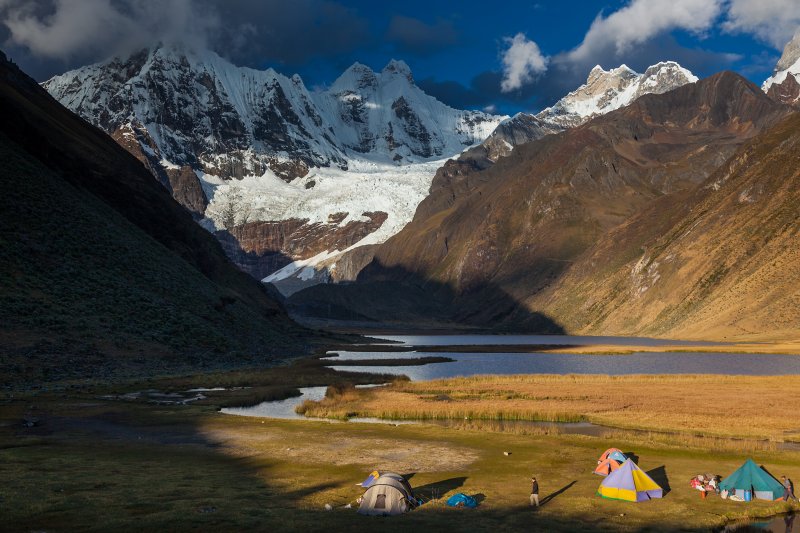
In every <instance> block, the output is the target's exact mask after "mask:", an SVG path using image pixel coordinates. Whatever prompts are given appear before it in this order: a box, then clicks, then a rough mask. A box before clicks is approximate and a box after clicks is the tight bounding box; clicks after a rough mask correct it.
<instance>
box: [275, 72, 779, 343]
mask: <svg viewBox="0 0 800 533" xmlns="http://www.w3.org/2000/svg"><path fill="white" fill-rule="evenodd" d="M790 113H791V110H790V108H788V107H787V106H783V105H781V104H779V103H776V102H774V101H772V100H771V99H770V98H769V97H767V96H766V95H765V94H764V93H763V92H762V91H760V90H759V89H758V87H756V86H755V85H753V84H752V83H750V82H748V81H747V80H745V79H744V78H742V77H740V76H738V75H737V74H734V73H731V72H723V73H720V74H717V75H715V76H711V77H709V78H706V79H704V80H701V81H699V82H697V83H694V84H689V85H685V86H683V87H680V88H678V89H676V90H673V91H670V92H667V93H664V94H661V95H645V96H643V97H641V98H640V99H638V100H637V101H635V102H634V103H633V104H631V105H630V106H628V107H625V108H622V109H620V110H617V111H614V112H611V113H609V114H607V115H605V116H603V117H599V118H597V119H595V120H592V121H590V122H588V123H586V124H585V125H583V126H580V127H577V128H574V129H572V130H568V131H566V132H564V133H561V134H557V135H550V136H548V137H545V138H543V139H540V140H538V141H534V142H531V143H528V144H524V145H521V146H518V147H516V148H515V149H514V151H513V152H512V153H511V154H510V155H509V156H507V157H505V158H501V159H499V160H498V161H497V163H495V164H494V165H492V166H490V167H488V168H483V166H482V165H470V164H468V163H469V161H467V162H456V163H449V164H448V165H445V167H443V168H442V169H440V171H439V173H438V174H437V176H436V178H435V179H434V182H433V184H432V186H431V194H430V196H429V197H428V198H427V199H426V200H425V201H423V202H422V203H421V204H420V206H419V208H418V209H417V212H416V215H415V217H414V220H413V221H412V222H411V223H410V224H409V225H407V226H406V227H405V228H404V229H403V231H401V232H400V233H399V234H397V235H395V236H394V237H392V238H391V239H390V240H388V241H387V242H386V243H384V244H383V245H381V246H380V247H379V248H378V250H377V252H376V253H375V260H374V261H373V262H372V263H371V264H370V265H368V266H367V267H366V268H365V269H364V270H363V271H362V272H361V273H360V275H359V276H358V282H359V283H358V284H357V285H361V284H371V285H376V284H381V283H383V284H386V283H390V284H393V286H394V287H395V288H396V290H397V291H399V292H401V293H404V294H403V296H402V297H405V296H406V295H407V294H408V291H407V290H406V289H405V288H404V286H406V287H407V286H408V285H414V284H417V285H418V284H419V283H418V280H425V281H426V282H428V283H434V282H435V283H436V284H439V285H442V286H447V287H449V288H450V289H451V291H452V299H451V301H450V303H449V305H451V306H454V307H457V308H458V309H459V310H460V314H461V316H468V317H470V322H471V323H473V324H482V325H485V326H490V327H498V326H499V327H502V328H505V329H520V328H521V329H528V328H526V327H524V326H525V313H520V312H517V311H515V310H517V309H524V310H525V311H527V312H528V313H541V314H542V315H546V316H548V317H550V318H551V319H552V320H553V321H555V322H556V323H558V324H561V325H563V326H564V327H565V329H566V330H567V331H570V332H572V331H575V332H577V331H581V332H602V333H608V334H613V333H618V334H619V333H649V334H673V335H674V334H677V335H684V334H686V333H687V332H685V331H683V330H682V326H679V324H678V322H676V321H675V320H674V317H670V316H667V315H660V314H659V313H655V314H653V313H651V311H650V310H651V309H653V307H652V306H647V305H645V306H644V307H646V308H647V312H644V311H643V308H642V307H639V306H631V305H628V303H629V302H628V300H624V299H615V300H614V301H613V302H614V303H613V304H612V303H611V301H610V300H608V298H611V296H615V297H616V294H617V292H619V293H620V294H621V293H624V292H625V291H628V292H632V293H635V290H634V289H631V288H629V287H627V286H625V284H624V283H623V281H621V280H623V278H624V275H623V274H621V273H620V272H627V273H630V272H631V269H632V268H634V266H633V265H634V264H635V263H636V262H637V261H639V260H640V259H642V255H643V251H644V250H643V246H645V245H647V243H648V242H650V241H653V240H656V239H659V238H662V237H665V236H666V235H669V234H670V232H671V231H672V229H673V228H674V227H676V225H677V226H681V225H682V224H685V223H686V221H685V220H684V217H685V216H687V214H688V213H689V210H690V209H691V206H694V205H695V203H696V202H700V201H702V199H703V198H705V196H706V194H707V193H706V191H707V188H708V185H707V180H709V179H710V178H709V176H712V174H714V173H715V171H716V170H717V169H718V168H720V166H722V165H728V166H730V165H733V163H732V162H730V161H729V162H728V163H726V161H728V160H729V158H730V157H731V156H734V159H732V160H731V161H735V160H736V158H738V157H739V156H738V155H734V154H735V153H736V151H737V149H738V148H739V147H740V146H741V145H742V144H743V143H745V142H747V141H748V140H750V139H753V138H756V139H758V140H754V141H753V143H752V146H758V143H760V142H764V139H765V138H762V137H757V136H758V135H759V134H760V133H761V132H763V131H765V130H768V129H769V128H770V127H772V126H774V125H775V124H776V123H778V122H779V121H780V120H781V119H782V118H784V117H786V116H787V115H788V114H790ZM756 149H757V148H756ZM787 157H791V156H789V155H787ZM759 161H760V160H755V159H754V160H753V163H752V164H757V163H758V162H759ZM731 168H732V170H731V172H733V173H734V174H736V173H738V172H740V171H741V170H742V169H741V168H739V167H738V166H735V165H734V166H733V167H731ZM791 168H793V167H792V166H791V165H787V166H786V167H785V168H784V171H785V172H784V173H783V174H775V175H774V180H775V182H776V185H777V183H778V182H782V181H786V180H789V179H792V176H791V175H790V174H787V172H789V169H791ZM737 175H738V174H737ZM754 186H755V184H754ZM757 188H758V190H762V188H763V185H758V187H757ZM748 198H749V200H748V202H747V204H748V205H750V204H753V206H752V209H753V214H754V215H756V216H757V217H766V218H765V219H764V220H765V221H766V220H769V211H770V209H771V207H770V204H768V203H767V200H768V197H767V196H763V195H749V196H748ZM787 200H789V198H788V197H787ZM724 215H725V213H720V214H719V216H724ZM754 220H759V219H758V218H755V219H754ZM631 225H635V228H636V229H635V237H633V236H630V237H629V238H628V239H624V238H622V236H623V235H621V234H620V233H619V232H621V231H624V228H630V227H631ZM733 237H734V234H732V233H730V234H725V235H724V236H723V235H719V236H718V238H719V239H720V240H721V242H720V243H718V245H719V246H721V247H722V248H725V247H726V246H727V244H726V242H727V241H726V240H727V239H732V238H733ZM703 242H704V241H702V240H699V241H697V242H696V243H695V245H696V246H697V248H696V253H697V254H703V253H704V252H703V250H702V248H699V247H700V246H701V243H703ZM706 244H709V243H706ZM737 246H738V245H737ZM759 246H760V243H759V242H758V241H757V240H756V241H752V242H751V244H750V247H751V248H752V247H756V248H758V247H759ZM597 247H604V248H603V250H604V253H603V254H602V257H600V256H596V257H593V256H592V254H593V253H594V251H595V250H596V249H597ZM754 253H755V252H754ZM784 257H785V256H784ZM758 260H764V261H766V260H767V259H766V257H763V258H760V259H758ZM770 260H771V259H770ZM644 262H645V263H646V264H644V267H643V268H645V270H647V269H648V268H650V267H651V263H650V262H648V259H644ZM754 266H755V264H754V265H752V267H754ZM725 268H730V267H725ZM620 269H621V270H620ZM712 271H713V268H712V269H711V270H710V271H709V272H707V273H706V274H705V275H706V276H711V278H709V279H711V280H712V282H714V280H715V279H716V278H717V277H719V274H718V275H717V276H716V277H715V276H712ZM726 272H727V270H726ZM618 273H620V274H619V275H618V276H617V277H615V278H614V279H616V280H617V281H618V283H622V285H617V286H616V288H615V289H614V291H617V292H614V293H613V294H611V293H608V294H606V293H601V292H598V291H596V289H597V287H599V286H604V285H605V284H607V283H609V282H610V280H609V276H612V275H617V274H618ZM740 274H741V275H744V274H745V273H744V272H737V271H736V270H735V269H734V270H733V271H732V275H733V276H739V275H740ZM653 275H654V276H655V274H653ZM683 279H684V278H683V277H676V278H674V280H673V281H672V283H675V284H680V283H682V280H683ZM656 281H658V278H657V277H656V278H655V281H652V283H656ZM632 283H638V282H636V281H635V280H634V281H633V282H632ZM661 283H663V282H661ZM707 284H708V283H707ZM711 284H712V285H713V284H714V283H711ZM674 289H675V287H665V290H666V291H667V292H668V293H670V294H673V293H675V290H674ZM315 290H316V291H317V292H316V293H315V292H314V291H315ZM325 290H327V291H329V292H330V289H314V288H312V289H309V290H308V292H305V294H302V293H301V294H302V296H301V297H302V298H304V299H306V300H308V299H311V298H312V297H314V295H318V296H319V297H320V298H322V299H325V298H328V297H329V292H326V293H325V294H323V293H322V291H325ZM358 290H362V289H358V288H352V287H347V286H346V287H342V288H341V291H358ZM654 294H655V293H654ZM694 294H695V296H694V298H693V303H692V306H693V307H695V308H699V307H703V306H705V305H706V304H707V303H708V302H709V296H710V293H708V292H705V293H702V294H701V293H694ZM753 294H755V292H754V293H753ZM402 297H401V298H402ZM337 298H339V300H342V297H341V296H337ZM385 298H387V299H391V296H390V295H389V294H385ZM632 298H634V299H635V296H633V297H632ZM295 301H296V299H295V297H292V298H290V299H289V303H290V305H294V302H295ZM504 302H505V303H504ZM651 303H653V302H651ZM676 305H677V304H676ZM499 307H505V308H506V312H505V313H504V312H499V310H498V308H499ZM734 307H736V306H734ZM488 310H490V312H487V311H488ZM608 314H615V316H617V317H618V318H617V319H615V320H605V317H606V315H608ZM625 317H628V318H625ZM712 322H713V319H712V320H710V322H709V323H708V325H707V327H711V326H712ZM754 325H755V324H754ZM684 326H685V324H684ZM761 327H762V328H766V329H768V330H774V328H773V327H772V325H771V323H761Z"/></svg>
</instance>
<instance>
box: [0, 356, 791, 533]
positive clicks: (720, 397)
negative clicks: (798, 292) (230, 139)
mask: <svg viewBox="0 0 800 533" xmlns="http://www.w3.org/2000/svg"><path fill="white" fill-rule="evenodd" d="M348 379H349V380H353V379H357V380H361V381H363V382H368V381H369V380H370V379H372V380H374V379H375V376H368V375H353V374H343V373H337V372H334V371H333V370H331V369H327V368H324V367H322V366H320V362H319V361H318V360H316V359H307V360H302V361H297V362H296V363H295V364H293V365H291V366H289V367H281V368H271V369H261V370H254V371H250V372H241V371H240V372H228V373H225V372H220V373H215V374H203V375H197V376H188V377H185V378H170V379H163V380H153V381H148V382H138V383H128V384H126V385H122V384H120V385H118V387H120V389H119V390H116V391H112V390H111V389H110V386H109V385H107V384H104V385H96V386H94V387H92V386H83V387H77V386H76V387H73V388H70V389H65V390H64V391H61V392H52V391H51V392H46V391H39V392H30V393H25V394H22V393H20V394H4V395H2V396H0V479H2V480H3V483H2V484H0V513H2V514H1V515H0V516H1V517H2V520H1V521H0V530H3V531H6V530H8V531H111V530H115V531H189V530H191V531H216V532H223V531H269V532H280V531H303V532H307V531H325V532H330V531H374V530H375V528H376V527H379V528H380V529H381V530H385V531H408V530H411V529H416V530H419V531H444V530H447V531H465V532H466V531H469V532H474V531H487V532H489V531H491V532H496V531H520V530H534V531H589V532H594V531H598V532H599V531H630V532H645V531H651V532H657V531H658V532H661V531H685V532H686V531H688V532H698V533H699V532H707V531H710V530H711V528H714V527H719V526H721V525H723V524H725V523H727V522H729V521H730V520H735V519H741V518H744V517H757V516H770V515H774V514H776V513H781V512H786V511H790V510H795V511H798V510H800V506H798V505H797V504H787V503H784V502H765V501H756V502H752V503H749V504H743V503H735V502H730V501H723V500H721V499H719V498H716V497H711V498H709V499H708V500H705V501H703V500H701V499H700V498H699V494H698V493H697V492H696V491H694V490H692V489H690V488H689V487H688V480H689V478H690V477H691V476H693V475H695V474H697V473H701V472H703V473H706V472H711V473H715V474H720V475H723V476H725V475H728V474H730V473H731V472H733V471H734V470H735V469H736V468H737V467H738V466H739V465H741V463H742V462H743V461H744V460H745V459H746V458H747V457H753V458H754V459H755V460H756V461H757V462H758V463H759V464H763V465H765V466H766V467H767V468H768V469H769V470H770V471H771V472H772V473H773V474H774V475H776V476H780V475H784V474H785V475H788V476H789V477H790V478H792V479H795V480H800V452H798V451H786V450H781V449H779V447H778V445H777V444H776V442H775V441H778V440H784V439H788V438H790V437H792V436H793V435H796V434H797V432H796V429H795V430H794V431H790V430H791V429H792V423H793V422H794V421H795V420H796V417H795V416H794V415H793V413H792V411H791V408H787V407H785V402H787V401H788V402H793V403H795V404H796V403H797V393H796V392H792V391H796V390H797V388H798V387H797V385H798V379H797V378H749V377H730V378H729V377H720V376H651V377H638V376H629V377H619V378H617V377H606V376H580V377H577V376H562V377H556V376H511V377H492V378H486V377H484V378H468V379H457V380H441V381H434V382H427V383H425V382H420V383H410V382H403V381H396V382H395V383H394V384H393V385H391V386H389V387H387V388H384V389H359V390H355V389H353V388H352V387H351V386H349V385H348V383H347V380H348ZM325 384H327V385H329V386H330V385H333V386H332V387H331V388H330V390H331V395H330V396H331V397H330V398H328V399H327V400H325V401H323V402H322V403H320V404H307V405H306V408H307V409H308V411H309V413H311V412H313V410H314V409H317V410H320V412H318V413H314V414H327V415H331V416H344V415H346V414H369V415H381V414H385V415H391V416H409V417H411V416H414V417H424V416H428V417H432V416H451V417H454V416H461V421H460V422H459V424H458V425H457V427H452V428H443V427H439V426H436V425H433V424H425V423H422V424H401V425H394V424H364V423H354V422H348V423H343V422H336V421H331V422H324V421H306V420H274V419H259V418H250V417H242V416H232V415H226V414H223V413H220V412H219V411H218V408H219V407H220V406H223V405H234V404H236V403H245V404H249V403H253V402H257V401H260V400H263V399H270V398H278V397H285V396H286V395H290V394H292V393H293V390H292V389H293V388H294V387H298V386H312V385H325ZM213 386H228V387H242V386H248V387H251V388H247V389H235V390H228V391H218V392H213V393H209V398H207V399H206V400H204V401H202V402H198V403H195V404H191V405H154V404H150V403H147V402H146V401H124V400H113V399H108V398H109V397H114V395H111V396H109V393H110V392H117V393H120V392H124V391H126V390H144V389H150V388H153V389H158V390H162V391H182V390H186V389H188V388H191V387H213ZM705 388H712V389H713V390H714V391H716V392H715V393H714V397H715V398H717V399H714V398H712V399H711V400H709V401H690V400H691V396H692V393H693V391H700V392H701V393H704V392H703V391H704V389H705ZM687 391H688V393H689V394H686V392H687ZM294 392H296V391H294ZM728 398H733V399H734V400H736V398H741V399H740V400H738V401H737V402H734V400H731V401H728V400H727V399H728ZM736 405H739V406H740V407H741V408H740V409H737V408H736ZM620 413H624V416H620V415H619V414H620ZM464 414H466V416H469V417H471V419H470V420H463V416H464ZM498 415H501V416H503V417H505V418H514V417H517V418H521V419H531V418H537V417H538V418H545V419H547V418H549V419H552V420H561V419H568V420H572V419H583V418H585V419H589V420H595V421H598V422H607V423H612V422H614V421H615V420H616V421H619V420H620V419H623V420H625V421H627V422H626V424H615V425H619V426H622V425H627V426H629V427H639V428H644V429H647V428H648V427H652V428H655V429H657V430H663V429H664V428H672V429H674V430H680V431H684V433H683V434H681V435H672V434H666V433H663V432H659V431H656V430H654V431H652V432H649V431H630V430H612V431H607V432H605V433H604V434H603V435H602V436H595V437H591V436H583V435H568V434H562V433H560V432H559V431H558V430H552V429H547V428H529V429H522V430H519V431H517V430H513V431H507V430H505V429H504V428H503V427H501V424H499V423H498V422H497V421H494V420H479V418H481V417H486V418H491V417H496V416H498ZM26 417H35V418H36V419H37V423H36V425H35V426H34V427H30V428H28V427H25V426H24V425H23V424H22V423H21V422H22V420H23V419H24V418H26ZM604 417H607V420H606V418H604ZM699 426H703V427H704V428H703V430H701V431H696V429H695V428H696V427H699ZM787 428H788V429H787ZM694 433H703V434H706V435H714V434H718V435H720V436H718V437H708V436H705V437H704V436H698V435H695V434H694ZM734 434H737V435H738V434H742V435H745V436H751V437H753V438H771V439H774V441H769V442H762V441H759V442H758V443H756V445H754V441H740V440H735V439H731V438H725V436H728V437H730V436H731V435H734ZM611 446H615V447H619V448H622V449H623V451H625V452H632V453H634V454H635V455H636V456H637V458H638V459H637V461H638V464H639V465H640V467H641V468H642V469H644V470H645V471H647V472H650V473H651V475H652V476H653V478H654V479H655V480H656V481H657V482H658V483H660V484H661V485H662V487H663V488H665V489H666V490H667V493H666V495H665V497H664V498H663V499H662V500H654V501H651V502H647V503H642V504H632V503H627V502H618V501H609V500H605V499H602V498H600V497H598V496H597V495H596V494H595V491H596V489H597V487H598V485H599V483H600V481H601V478H599V477H598V476H596V475H594V474H592V469H593V468H594V466H595V464H596V460H597V457H598V456H599V455H600V453H601V452H602V451H603V450H605V449H606V448H608V447H611ZM507 453H508V454H507ZM374 469H379V470H383V471H392V470H393V471H397V472H399V473H401V474H404V475H406V476H408V477H409V479H410V482H411V484H412V486H413V487H414V488H415V490H416V492H417V495H418V496H422V497H423V498H425V499H426V500H430V501H429V502H428V503H426V504H425V505H423V506H422V507H421V508H420V509H418V510H415V511H413V512H411V513H408V514H407V515H404V516H400V517H394V518H385V519H383V518H370V517H362V516H360V515H358V514H356V513H355V511H354V509H352V508H350V509H346V508H344V506H345V505H347V504H348V503H351V504H352V503H353V502H354V501H355V499H356V498H358V496H360V495H361V492H362V490H361V489H360V488H359V487H357V486H356V484H357V483H359V482H360V481H362V480H363V479H364V478H365V477H366V476H367V474H368V473H369V472H371V471H372V470H374ZM532 474H534V475H536V476H537V477H538V478H539V480H540V485H541V489H542V493H541V496H542V499H543V501H544V502H545V504H544V505H543V506H542V507H541V508H540V509H539V510H532V509H530V508H529V507H528V505H527V503H528V501H527V499H528V491H529V485H528V481H529V478H530V475H532ZM455 492H464V493H466V494H469V495H472V496H476V497H478V499H479V500H481V503H480V506H479V507H478V509H475V510H454V509H450V508H447V507H446V506H445V505H444V501H445V500H446V498H447V497H449V496H450V495H452V494H454V493H455ZM325 504H329V505H331V506H332V507H333V510H332V511H326V510H325V509H324V507H325Z"/></svg>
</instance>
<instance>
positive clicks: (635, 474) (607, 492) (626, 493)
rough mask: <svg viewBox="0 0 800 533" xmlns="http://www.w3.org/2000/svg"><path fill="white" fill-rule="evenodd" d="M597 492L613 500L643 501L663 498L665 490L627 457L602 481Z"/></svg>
mask: <svg viewBox="0 0 800 533" xmlns="http://www.w3.org/2000/svg"><path fill="white" fill-rule="evenodd" d="M597 494H599V495H600V496H602V497H603V498H609V499H612V500H623V501H626V502H643V501H647V500H651V499H653V498H661V497H662V496H663V495H664V491H663V490H662V489H661V487H659V486H658V483H656V482H655V481H653V480H652V478H651V477H650V476H648V475H647V474H645V473H644V470H642V469H641V468H639V467H638V466H636V463H634V462H633V461H632V460H631V459H627V460H626V461H625V462H624V463H622V465H620V467H619V468H618V469H616V470H614V471H613V472H611V473H610V474H609V475H608V477H607V478H605V479H604V480H603V482H602V483H600V487H599V488H598V489H597Z"/></svg>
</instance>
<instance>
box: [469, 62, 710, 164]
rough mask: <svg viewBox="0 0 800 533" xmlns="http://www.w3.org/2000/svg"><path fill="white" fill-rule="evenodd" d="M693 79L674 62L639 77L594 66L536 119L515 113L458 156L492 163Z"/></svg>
mask: <svg viewBox="0 0 800 533" xmlns="http://www.w3.org/2000/svg"><path fill="white" fill-rule="evenodd" d="M696 81H697V76H695V75H694V74H692V73H691V72H690V71H688V70H687V69H685V68H683V67H681V66H680V65H679V64H678V63H675V62H674V61H666V62H662V63H657V64H655V65H653V66H651V67H648V68H647V70H645V72H644V74H639V73H637V72H635V71H633V70H631V69H630V68H628V67H627V66H626V65H621V66H619V67H617V68H614V69H611V70H603V68H602V67H601V66H600V65H598V66H596V67H594V68H593V69H592V70H591V72H589V77H588V79H587V80H586V83H584V84H583V85H581V86H580V87H578V88H577V89H575V90H574V91H572V92H570V93H569V94H567V95H566V96H565V97H563V98H562V99H560V100H559V101H558V102H556V103H555V104H554V105H553V106H551V107H548V108H546V109H544V110H542V111H541V112H539V113H538V114H536V115H532V114H530V113H518V114H516V115H514V116H513V117H512V118H509V119H507V120H505V121H503V122H502V123H501V124H500V125H499V126H498V127H497V129H496V130H495V131H494V132H492V134H491V135H490V136H489V137H488V138H487V139H486V140H485V141H484V142H483V143H481V145H480V146H477V147H475V148H473V149H471V150H469V152H468V153H467V154H465V155H464V156H462V157H464V158H470V159H483V160H485V161H487V163H486V164H491V163H494V162H496V161H497V159H499V158H500V157H503V156H506V155H508V154H509V153H511V150H512V149H513V148H514V147H515V146H517V145H519V144H524V143H527V142H531V141H535V140H536V139H541V138H542V137H544V136H545V135H549V134H551V133H557V132H559V131H563V130H565V129H569V128H574V127H576V126H580V125H581V124H584V123H585V122H588V121H589V120H591V119H592V118H594V117H597V116H600V115H604V114H606V113H609V112H611V111H614V110H615V109H619V108H621V107H625V106H626V105H628V104H630V103H632V102H633V101H634V100H636V99H637V98H639V97H640V96H642V95H645V94H661V93H665V92H667V91H671V90H673V89H677V88H678V87H680V86H682V85H686V84H687V83H694V82H696Z"/></svg>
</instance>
